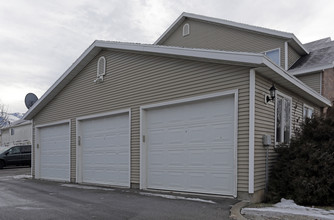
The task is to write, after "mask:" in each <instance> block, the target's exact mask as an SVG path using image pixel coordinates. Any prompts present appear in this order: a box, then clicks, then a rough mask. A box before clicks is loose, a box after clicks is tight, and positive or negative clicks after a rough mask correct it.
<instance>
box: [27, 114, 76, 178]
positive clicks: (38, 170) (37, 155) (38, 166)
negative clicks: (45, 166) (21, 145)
mask: <svg viewBox="0 0 334 220" xmlns="http://www.w3.org/2000/svg"><path fill="white" fill-rule="evenodd" d="M63 124H68V128H69V129H68V135H69V141H68V151H69V154H68V157H69V158H68V159H69V161H70V166H69V167H68V169H69V172H70V177H69V179H68V181H70V180H71V120H62V121H57V122H52V123H47V124H41V125H37V126H35V129H36V130H35V132H36V137H35V140H36V144H35V146H34V150H35V158H34V159H35V178H36V179H40V178H41V151H40V129H41V128H45V127H52V126H57V125H63Z"/></svg>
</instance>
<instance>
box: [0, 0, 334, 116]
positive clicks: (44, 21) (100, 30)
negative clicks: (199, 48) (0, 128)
mask: <svg viewBox="0 0 334 220" xmlns="http://www.w3.org/2000/svg"><path fill="white" fill-rule="evenodd" d="M333 9H334V1H332V0H317V1H314V0H280V1H269V0H234V1H230V0H205V1H203V0H168V1H167V0H94V1H91V0H89V1H88V0H29V1H26V0H11V1H4V0H2V1H1V4H0V104H1V105H4V106H5V107H6V109H7V111H8V112H10V113H13V112H20V113H24V112H26V111H27V108H26V107H25V104H24V98H25V95H26V94H27V93H34V94H36V95H37V97H38V98H40V97H41V96H42V95H43V94H44V93H45V92H46V91H47V90H48V89H49V88H50V86H52V84H53V83H54V82H55V81H56V80H57V79H58V78H59V77H60V76H61V75H62V74H63V73H64V72H65V71H66V70H67V69H68V68H69V67H70V66H71V64H72V63H73V62H74V61H75V60H76V59H77V58H78V57H79V56H80V55H81V54H82V53H83V52H84V50H85V49H87V48H88V47H89V46H90V45H91V44H92V43H93V41H94V40H110V41H122V42H135V43H149V44H152V43H154V42H155V40H157V39H158V38H159V36H160V35H161V34H163V32H164V31H165V30H166V29H167V28H168V27H169V26H170V25H171V24H172V23H173V22H174V21H175V20H176V19H177V18H178V17H179V15H180V14H181V13H182V12H189V13H195V14H200V15H205V16H210V17H215V18H222V19H227V20H231V21H236V22H241V23H246V24H250V25H256V26H261V27H266V28H271V29H276V30H280V31H286V32H290V33H294V34H295V35H296V36H297V38H298V39H299V40H300V41H301V42H302V43H307V42H310V41H314V40H317V39H321V38H325V37H331V38H332V39H334V28H333V21H334V13H333Z"/></svg>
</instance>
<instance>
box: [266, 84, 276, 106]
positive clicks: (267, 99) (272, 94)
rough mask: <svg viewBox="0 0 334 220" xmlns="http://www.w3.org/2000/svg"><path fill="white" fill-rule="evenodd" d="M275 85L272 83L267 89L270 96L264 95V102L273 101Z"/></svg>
mask: <svg viewBox="0 0 334 220" xmlns="http://www.w3.org/2000/svg"><path fill="white" fill-rule="evenodd" d="M276 90H277V89H276V87H275V85H274V84H273V85H272V87H271V88H270V89H269V92H270V96H269V95H265V102H266V103H268V102H269V101H273V100H274V99H275V97H276Z"/></svg>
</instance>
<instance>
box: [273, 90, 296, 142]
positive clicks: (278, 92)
mask: <svg viewBox="0 0 334 220" xmlns="http://www.w3.org/2000/svg"><path fill="white" fill-rule="evenodd" d="M278 96H281V97H283V98H287V99H289V100H290V102H291V105H290V134H289V135H290V138H291V135H292V120H293V119H292V105H293V103H292V97H291V96H288V95H286V94H284V93H282V92H280V91H278V90H277V91H276V97H275V142H274V143H275V147H276V146H277V145H279V144H281V142H277V141H276V140H277V132H276V128H277V97H278Z"/></svg>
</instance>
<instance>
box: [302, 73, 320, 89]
mask: <svg viewBox="0 0 334 220" xmlns="http://www.w3.org/2000/svg"><path fill="white" fill-rule="evenodd" d="M297 78H298V79H300V80H301V81H302V82H303V83H305V84H306V85H308V86H309V87H311V88H312V89H314V90H315V91H316V92H318V93H320V94H321V73H320V72H319V73H311V74H307V75H302V76H297Z"/></svg>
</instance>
